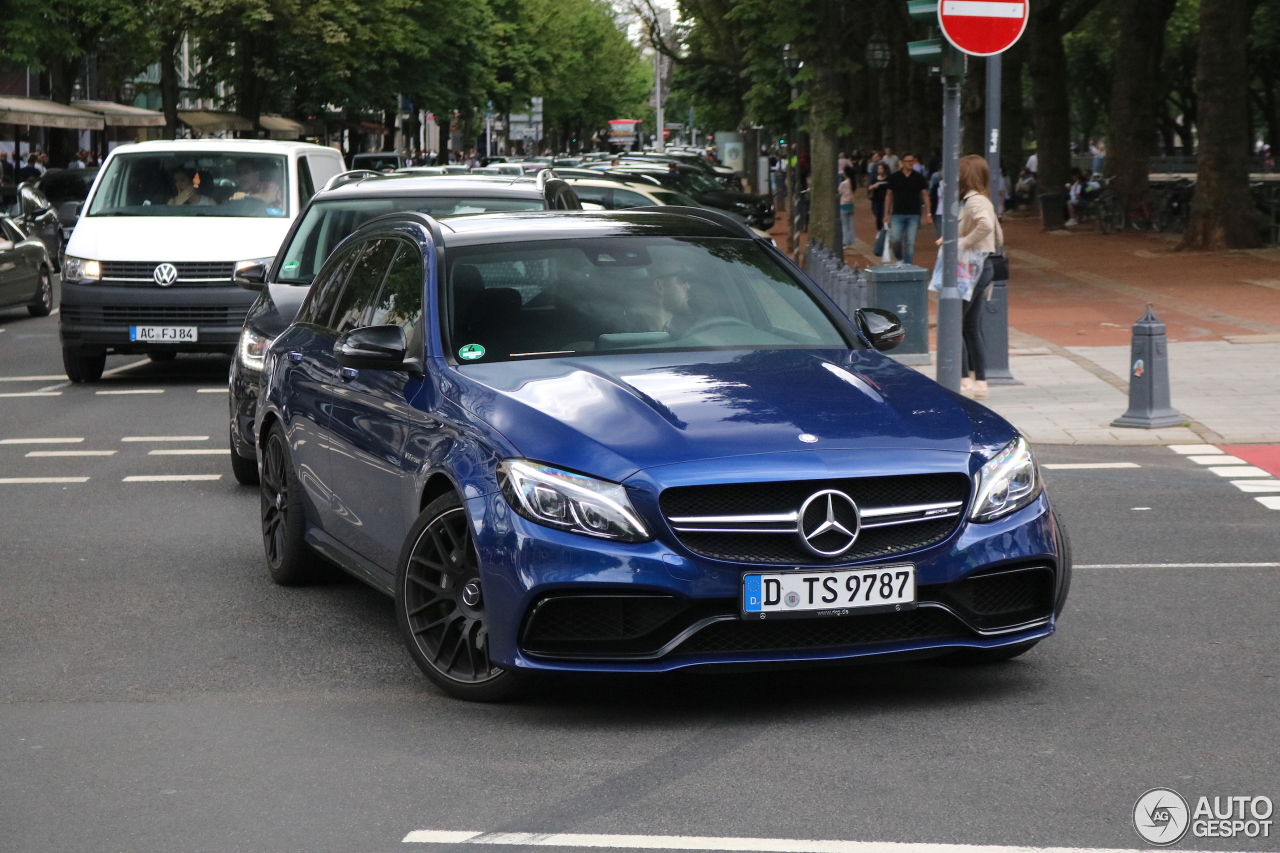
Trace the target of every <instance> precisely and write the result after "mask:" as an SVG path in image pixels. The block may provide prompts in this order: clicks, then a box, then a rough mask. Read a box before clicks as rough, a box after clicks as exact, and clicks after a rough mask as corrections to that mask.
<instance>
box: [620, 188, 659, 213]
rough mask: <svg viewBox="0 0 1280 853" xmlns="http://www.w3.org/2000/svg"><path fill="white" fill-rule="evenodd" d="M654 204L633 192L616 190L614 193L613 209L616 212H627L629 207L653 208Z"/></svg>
mask: <svg viewBox="0 0 1280 853" xmlns="http://www.w3.org/2000/svg"><path fill="white" fill-rule="evenodd" d="M652 206H653V202H651V201H649V199H647V198H645V197H644V196H642V195H640V193H634V192H632V191H631V190H614V191H613V207H614V209H615V210H625V209H627V208H628V207H652Z"/></svg>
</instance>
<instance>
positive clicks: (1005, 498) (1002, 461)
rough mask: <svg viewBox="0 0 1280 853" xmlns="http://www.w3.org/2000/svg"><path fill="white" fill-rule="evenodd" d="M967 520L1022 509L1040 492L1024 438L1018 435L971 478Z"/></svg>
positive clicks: (1038, 479) (992, 516)
mask: <svg viewBox="0 0 1280 853" xmlns="http://www.w3.org/2000/svg"><path fill="white" fill-rule="evenodd" d="M974 480H975V482H976V485H977V488H976V489H975V490H974V499H973V508H972V509H970V510H969V520H970V521H992V520H994V519H997V518H1000V517H1001V516H1004V515H1008V514H1009V513H1011V512H1016V511H1017V510H1020V509H1022V508H1023V507H1024V506H1026V505H1027V504H1029V503H1031V502H1032V501H1034V500H1035V499H1036V498H1037V497H1038V496H1039V494H1040V489H1041V485H1040V472H1039V471H1038V470H1037V469H1036V460H1035V458H1034V457H1032V455H1031V448H1030V447H1029V446H1028V445H1027V440H1026V439H1025V438H1023V437H1022V436H1018V437H1017V438H1015V439H1014V440H1013V441H1011V442H1009V443H1008V444H1007V445H1005V447H1004V449H1003V450H1001V451H1000V452H999V453H997V454H996V455H995V457H993V458H992V460H991V461H990V462H988V463H987V464H986V465H983V466H982V469H981V470H980V471H978V473H977V475H976V476H975V478H974Z"/></svg>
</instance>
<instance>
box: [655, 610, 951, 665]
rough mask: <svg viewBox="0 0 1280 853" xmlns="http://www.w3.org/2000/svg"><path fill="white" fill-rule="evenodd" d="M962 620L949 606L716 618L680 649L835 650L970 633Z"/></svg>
mask: <svg viewBox="0 0 1280 853" xmlns="http://www.w3.org/2000/svg"><path fill="white" fill-rule="evenodd" d="M968 635H969V632H968V631H966V630H965V627H964V625H963V624H962V623H961V622H960V620H958V619H956V618H955V617H954V616H952V615H951V614H950V613H947V612H946V611H945V610H939V609H937V608H932V607H927V608H926V607H921V608H917V609H915V610H908V611H905V612H903V613H881V614H873V615H869V616H857V615H855V616H842V617H836V618H831V619H779V620H777V621H774V622H767V621H762V622H756V621H753V620H749V619H747V620H739V619H735V620H725V621H723V622H713V623H712V624H710V625H708V626H706V627H705V628H703V629H702V630H701V631H699V632H698V633H696V634H694V635H693V636H692V637H690V638H689V639H688V640H685V641H684V642H683V643H681V644H680V646H679V647H678V648H677V650H676V651H677V653H679V654H685V655H693V654H715V653H727V652H769V651H793V650H800V649H837V648H856V647H858V646H873V645H877V644H881V643H900V642H907V641H910V640H930V639H942V638H948V637H963V636H968Z"/></svg>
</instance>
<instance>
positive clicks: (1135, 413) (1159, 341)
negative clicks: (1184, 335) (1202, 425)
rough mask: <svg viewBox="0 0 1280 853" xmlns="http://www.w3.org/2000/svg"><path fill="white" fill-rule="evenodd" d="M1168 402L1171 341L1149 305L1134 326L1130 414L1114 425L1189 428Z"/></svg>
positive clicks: (1130, 370) (1113, 424)
mask: <svg viewBox="0 0 1280 853" xmlns="http://www.w3.org/2000/svg"><path fill="white" fill-rule="evenodd" d="M1187 423H1188V422H1187V419H1186V418H1185V417H1183V416H1182V415H1181V414H1180V413H1178V412H1177V411H1175V410H1174V408H1173V406H1172V405H1171V403H1170V399H1169V342H1168V339H1167V338H1166V337H1165V327H1164V323H1162V322H1161V321H1160V318H1159V317H1157V316H1156V315H1155V312H1154V311H1152V310H1151V303H1150V302H1148V303H1147V313H1145V314H1143V315H1142V316H1141V317H1140V318H1138V322H1136V323H1134V324H1133V344H1132V346H1131V348H1130V353H1129V411H1127V412H1125V413H1124V414H1123V415H1121V416H1120V417H1118V418H1116V419H1115V420H1114V421H1112V422H1111V425H1112V426H1117V427H1135V428H1137V429H1159V428H1160V427H1172V426H1187Z"/></svg>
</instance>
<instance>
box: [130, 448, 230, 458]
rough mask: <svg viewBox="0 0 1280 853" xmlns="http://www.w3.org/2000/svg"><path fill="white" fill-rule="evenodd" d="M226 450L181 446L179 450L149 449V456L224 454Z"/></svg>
mask: <svg viewBox="0 0 1280 853" xmlns="http://www.w3.org/2000/svg"><path fill="white" fill-rule="evenodd" d="M226 453H227V451H226V450H206V449H204V448H196V449H190V448H185V447H184V448H180V449H178V450H148V451H147V455H148V456H222V455H224V454H226Z"/></svg>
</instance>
